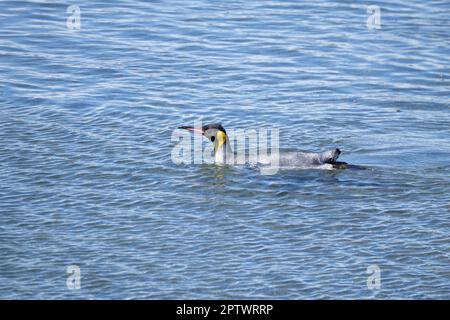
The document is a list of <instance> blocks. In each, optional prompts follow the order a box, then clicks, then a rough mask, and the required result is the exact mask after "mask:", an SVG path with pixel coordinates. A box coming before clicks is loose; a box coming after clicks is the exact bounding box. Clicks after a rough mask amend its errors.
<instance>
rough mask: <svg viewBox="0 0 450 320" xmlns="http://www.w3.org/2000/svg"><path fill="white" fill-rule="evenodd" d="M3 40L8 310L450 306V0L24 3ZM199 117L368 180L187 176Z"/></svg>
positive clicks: (2, 242)
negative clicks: (176, 159)
mask: <svg viewBox="0 0 450 320" xmlns="http://www.w3.org/2000/svg"><path fill="white" fill-rule="evenodd" d="M72 4H75V5H78V6H79V7H80V9H81V29H80V30H69V29H68V27H67V25H66V20H67V17H68V16H69V15H70V14H68V13H67V7H68V6H69V5H72ZM373 4H376V5H378V6H379V7H380V9H381V11H380V12H381V25H380V27H381V28H380V29H369V28H368V26H367V25H366V21H367V18H368V16H369V14H368V13H367V6H368V5H373ZM0 30H1V33H0V298H3V299H37V298H39V299H80V298H81V299H101V298H104V299H112V298H118V299H166V298H172V299H181V298H206V299H210V298H211V299H212V298H215V299H222V298H223V299H239V298H246V299H247V298H248V299H253V298H255V299H256V298H261V299H267V298H270V299H281V298H283V299H332V298H343V299H352V298H364V299H371V298H376V299H383V298H388V299H398V298H406V299H411V298H418V299H430V298H437V299H449V298H450V240H449V232H450V163H449V158H450V138H449V137H450V112H449V111H450V110H449V101H450V99H449V98H450V37H449V30H450V4H449V2H448V1H444V0H443V1H419V0H413V1H399V0H395V1H376V3H374V2H372V1H339V2H337V1H336V2H334V1H322V2H318V1H293V0H292V1H280V0H276V1H248V0H246V1H234V0H232V1H222V2H219V1H207V0H203V1H202V0H186V1H148V2H144V1H131V0H130V1H111V2H110V1H108V2H104V1H80V0H76V1H73V2H66V1H44V0H39V1H37V0H36V1H15V0H14V1H1V2H0ZM197 120H203V121H204V123H207V122H222V124H223V125H224V126H225V127H226V128H243V129H248V128H260V127H278V128H281V138H282V139H281V144H282V147H286V148H298V149H302V150H313V151H321V150H325V149H328V148H332V147H339V148H340V149H341V150H342V155H341V158H340V159H341V160H342V161H346V162H348V163H352V164H356V165H360V166H364V167H365V168H367V169H366V170H338V171H326V170H290V171H281V172H279V173H278V174H277V175H273V176H264V175H261V174H259V172H258V171H256V170H253V169H251V168H228V167H216V166H214V165H206V164H204V165H176V164H174V163H173V162H172V161H171V157H170V155H171V151H172V149H173V147H174V145H175V143H174V142H172V141H171V135H172V132H173V130H174V129H175V128H176V127H178V126H180V125H192V124H193V122H194V121H197ZM69 265H77V266H79V267H80V270H81V288H80V289H78V290H77V289H75V290H69V289H68V287H67V285H66V281H67V278H68V274H67V267H68V266H69ZM369 265H377V266H379V268H380V270H381V274H380V276H381V287H380V288H379V289H369V288H368V287H367V278H368V276H369V275H368V274H367V273H366V269H367V267H368V266H369Z"/></svg>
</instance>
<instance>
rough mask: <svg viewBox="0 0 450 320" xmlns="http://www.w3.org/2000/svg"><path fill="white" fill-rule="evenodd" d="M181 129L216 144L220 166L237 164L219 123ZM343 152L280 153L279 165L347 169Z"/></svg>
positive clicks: (264, 162)
mask: <svg viewBox="0 0 450 320" xmlns="http://www.w3.org/2000/svg"><path fill="white" fill-rule="evenodd" d="M178 128H179V129H184V130H188V131H191V132H193V133H196V134H201V135H203V136H204V137H205V138H207V139H208V140H209V141H211V142H212V143H213V144H214V160H215V163H218V164H235V163H236V159H237V158H238V157H239V155H237V154H235V153H233V151H232V150H231V145H230V140H229V138H228V135H227V132H226V130H225V128H224V127H223V126H222V125H221V124H219V123H213V124H208V125H205V126H203V127H199V128H196V127H192V126H181V127H178ZM340 154H341V150H339V149H338V148H335V149H331V150H328V151H325V152H319V153H316V152H301V151H285V152H282V151H280V153H279V155H278V159H277V162H278V165H279V167H280V168H302V169H307V168H313V169H345V168H347V163H345V162H338V161H336V160H337V158H338V157H339V155H340ZM273 157H274V155H268V156H265V157H259V158H258V163H257V164H256V165H269V164H272V163H273Z"/></svg>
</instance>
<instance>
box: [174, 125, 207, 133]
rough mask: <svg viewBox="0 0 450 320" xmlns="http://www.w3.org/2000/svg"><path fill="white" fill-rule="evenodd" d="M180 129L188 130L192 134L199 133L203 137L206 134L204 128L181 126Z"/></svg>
mask: <svg viewBox="0 0 450 320" xmlns="http://www.w3.org/2000/svg"><path fill="white" fill-rule="evenodd" d="M178 129H183V130H188V131H190V132H194V133H198V134H201V135H204V134H205V131H204V130H203V129H202V128H195V127H192V126H181V127H178Z"/></svg>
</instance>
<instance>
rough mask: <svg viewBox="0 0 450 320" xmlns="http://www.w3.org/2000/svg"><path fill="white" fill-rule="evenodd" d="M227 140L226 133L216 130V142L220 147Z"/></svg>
mask: <svg viewBox="0 0 450 320" xmlns="http://www.w3.org/2000/svg"><path fill="white" fill-rule="evenodd" d="M226 142H227V134H226V133H225V132H223V131H217V144H218V147H219V148H220V147H221V146H222V145H223V144H225V143H226Z"/></svg>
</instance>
